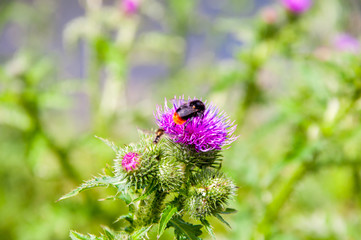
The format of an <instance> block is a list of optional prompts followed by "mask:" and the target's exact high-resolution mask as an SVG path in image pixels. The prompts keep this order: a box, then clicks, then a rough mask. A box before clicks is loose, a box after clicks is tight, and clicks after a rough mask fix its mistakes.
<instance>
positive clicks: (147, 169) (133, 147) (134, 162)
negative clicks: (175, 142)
mask: <svg viewBox="0 0 361 240" xmlns="http://www.w3.org/2000/svg"><path fill="white" fill-rule="evenodd" d="M151 142H152V141H151V138H150V137H147V136H146V135H141V140H140V143H139V144H130V145H128V146H125V147H124V148H120V149H119V150H118V152H117V157H116V159H115V160H114V162H115V164H114V169H115V174H116V175H117V176H123V177H124V178H125V179H126V180H127V182H128V183H129V184H130V185H131V186H135V188H137V189H139V188H144V187H145V186H148V185H149V184H150V183H151V182H152V181H154V179H155V178H156V176H157V172H158V160H157V159H158V158H159V154H160V152H159V150H158V149H157V147H156V146H152V144H151Z"/></svg>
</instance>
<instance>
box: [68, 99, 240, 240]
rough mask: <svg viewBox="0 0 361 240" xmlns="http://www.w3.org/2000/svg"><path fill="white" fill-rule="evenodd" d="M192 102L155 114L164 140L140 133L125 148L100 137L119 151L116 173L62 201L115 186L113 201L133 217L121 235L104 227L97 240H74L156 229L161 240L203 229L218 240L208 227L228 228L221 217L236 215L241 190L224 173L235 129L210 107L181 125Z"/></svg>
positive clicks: (143, 234)
mask: <svg viewBox="0 0 361 240" xmlns="http://www.w3.org/2000/svg"><path fill="white" fill-rule="evenodd" d="M189 101H191V99H188V100H184V99H183V98H179V99H176V100H173V105H172V107H168V104H167V101H166V103H165V106H164V107H160V106H158V107H157V111H156V112H155V114H154V115H155V118H156V122H157V124H158V127H159V128H160V129H162V133H164V135H165V136H163V137H162V138H161V139H160V140H159V141H157V142H156V143H155V141H154V138H155V134H153V133H151V134H150V133H145V132H141V131H140V132H139V134H140V140H139V142H138V143H132V144H129V145H127V146H125V147H122V148H120V147H118V146H116V145H115V144H114V143H112V142H110V141H108V140H106V139H102V138H100V139H101V140H102V141H103V142H104V143H106V144H107V145H109V146H110V147H111V148H112V149H113V150H114V152H115V155H116V157H115V160H114V166H113V171H112V174H110V175H101V176H99V177H96V178H94V179H92V180H89V181H87V182H85V183H83V184H82V185H81V186H80V187H78V188H77V189H75V190H73V191H72V192H70V193H68V194H67V195H65V196H63V197H62V198H61V199H65V198H69V197H71V196H74V195H76V194H78V193H79V192H81V191H83V190H85V189H89V188H94V187H100V186H102V187H104V186H105V187H108V186H111V187H114V188H115V189H116V190H117V193H116V195H115V196H112V197H110V198H111V199H114V200H123V201H125V203H126V204H127V206H128V208H129V211H128V214H126V215H123V216H120V217H119V218H118V220H117V221H124V227H122V228H121V229H117V230H116V231H113V230H110V229H109V228H104V231H105V232H104V234H101V236H99V237H96V236H93V235H91V234H88V235H83V234H80V233H77V232H75V231H72V232H71V234H70V236H71V238H72V239H144V238H147V233H148V232H149V231H151V229H152V228H154V229H156V231H157V237H158V238H159V237H160V236H161V235H162V234H163V233H164V230H165V229H167V228H173V229H174V235H175V238H176V239H201V238H200V235H201V234H202V229H203V228H204V229H205V230H206V231H207V232H208V233H209V234H210V235H211V236H212V237H213V238H215V235H214V233H213V230H212V226H211V225H210V223H209V222H208V220H207V219H208V218H209V217H212V216H214V217H216V218H218V219H219V220H220V221H221V222H223V223H225V224H226V225H228V226H229V224H228V223H227V222H226V221H225V220H224V219H223V217H222V214H226V213H231V212H235V210H234V209H231V208H227V204H228V202H229V200H230V199H232V197H233V196H234V195H235V190H236V188H237V187H236V186H235V184H234V183H233V181H232V180H231V179H229V178H228V177H227V176H226V175H225V174H224V173H222V172H221V163H222V155H221V151H222V150H223V149H224V148H225V147H226V146H228V145H229V144H231V143H232V142H233V141H235V140H236V137H235V136H234V135H233V133H234V131H235V128H236V126H235V125H234V124H233V123H232V122H231V121H230V120H229V118H228V116H226V115H225V113H223V112H219V110H218V109H217V108H216V107H215V106H213V105H212V104H207V103H206V104H205V107H206V109H205V110H204V112H203V113H202V114H200V115H195V116H194V117H191V118H189V119H187V120H186V121H185V122H184V123H183V124H176V123H175V122H174V121H173V119H172V116H173V115H174V114H175V112H176V110H177V109H178V108H179V107H180V106H182V105H184V104H187V102H189Z"/></svg>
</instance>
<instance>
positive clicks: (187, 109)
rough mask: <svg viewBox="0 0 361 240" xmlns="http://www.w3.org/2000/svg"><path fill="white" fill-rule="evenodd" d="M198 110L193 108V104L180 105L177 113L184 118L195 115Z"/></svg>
mask: <svg viewBox="0 0 361 240" xmlns="http://www.w3.org/2000/svg"><path fill="white" fill-rule="evenodd" d="M196 112H197V110H196V109H194V108H192V107H191V106H186V105H185V106H180V107H179V108H178V109H177V113H178V115H179V117H181V118H183V119H187V118H190V117H192V116H193V115H194V113H196Z"/></svg>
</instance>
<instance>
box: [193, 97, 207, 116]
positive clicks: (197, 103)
mask: <svg viewBox="0 0 361 240" xmlns="http://www.w3.org/2000/svg"><path fill="white" fill-rule="evenodd" d="M189 106H191V107H192V108H193V109H195V110H196V111H197V112H198V113H203V112H204V111H205V110H206V106H205V105H204V103H203V102H202V101H201V100H193V101H191V102H190V103H189Z"/></svg>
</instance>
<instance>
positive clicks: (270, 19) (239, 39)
mask: <svg viewBox="0 0 361 240" xmlns="http://www.w3.org/2000/svg"><path fill="white" fill-rule="evenodd" d="M138 2H139V7H138V8H136V9H135V11H129V9H128V10H127V9H126V7H125V5H124V3H122V1H121V0H103V1H102V0H89V1H87V0H79V1H76V0H62V1H55V0H23V1H21V0H2V1H1V2H0V186H1V188H0V217H1V221H0V236H1V237H0V238H1V239H9V240H11V239H21V240H25V239H26V240H28V239H34V240H40V239H68V234H69V230H70V229H74V230H76V231H79V232H84V233H87V232H89V233H93V234H97V233H98V232H99V231H101V225H108V226H109V227H111V228H113V229H116V228H117V226H119V223H113V222H114V220H116V219H117V217H118V216H119V215H120V214H123V213H124V212H125V211H126V208H125V205H124V203H122V202H120V201H119V202H117V201H116V202H112V201H99V199H102V198H104V197H105V196H107V194H109V193H111V192H112V190H111V189H106V190H104V189H99V190H92V191H87V192H84V193H82V194H80V195H79V196H77V197H75V198H72V199H68V200H65V201H61V202H56V200H57V199H58V198H59V197H61V196H62V195H63V194H65V193H67V192H68V191H70V190H71V189H73V188H75V187H76V186H78V185H79V184H81V183H82V182H83V181H84V180H87V179H90V178H91V177H92V176H94V175H98V174H99V173H101V172H102V171H103V170H102V169H104V168H105V167H106V166H107V165H111V164H112V159H113V157H114V156H113V153H112V151H111V149H110V148H108V147H107V146H105V145H104V144H103V143H102V142H101V141H100V140H99V139H96V138H95V137H94V136H95V135H96V136H100V137H104V138H108V139H110V140H112V141H114V142H116V143H117V144H119V145H124V144H127V143H130V142H132V141H136V140H137V128H140V129H152V128H153V129H155V128H156V125H155V121H154V117H153V112H154V111H155V108H156V106H157V105H161V104H163V102H164V98H167V99H171V98H173V97H174V96H181V95H184V96H185V97H188V96H190V97H197V98H202V99H203V100H207V101H208V102H212V103H213V104H215V105H217V106H218V107H219V108H220V109H222V110H224V111H225V112H227V113H228V114H229V116H230V118H231V119H232V120H234V121H235V122H236V124H237V125H238V128H237V135H240V137H239V139H238V140H237V141H236V142H235V143H233V144H232V146H231V148H230V149H228V150H225V151H224V162H223V168H224V171H225V172H226V173H227V174H228V175H229V176H231V177H232V178H233V179H234V181H235V182H236V183H237V185H238V186H239V187H240V188H239V191H238V195H237V198H235V199H234V201H233V202H231V203H230V206H231V207H234V208H235V209H237V210H238V212H237V213H236V214H233V215H230V216H227V219H226V220H227V221H229V222H230V224H231V226H232V229H228V228H226V227H224V226H223V225H222V224H221V223H220V222H218V220H217V219H211V223H212V224H213V225H214V226H215V233H216V236H217V239H237V240H239V239H245V240H246V239H277V240H278V239H281V240H285V239H290V240H291V239H292V240H293V239H312V240H326V239H330V240H331V239H345V240H346V239H361V231H360V229H361V218H360V216H361V210H360V206H361V171H360V169H361V159H360V157H361V151H360V149H361V148H360V145H361V125H360V118H361V100H360V97H361V57H360V45H359V40H358V39H359V38H358V37H359V36H360V33H361V15H360V11H361V2H360V1H358V0H328V1H314V3H313V6H312V7H311V8H310V9H309V11H307V12H305V13H304V14H299V15H293V14H291V13H290V12H288V11H286V10H285V8H284V7H283V5H282V4H281V3H280V2H281V1H270V0H269V1H266V0H263V1H261V0H259V1H250V0H228V1H217V0H182V1H180V0H142V1H138ZM340 39H341V40H340ZM342 39H343V40H342ZM345 39H346V40H347V39H348V40H350V41H348V42H347V41H346V40H345ZM345 42H346V43H345ZM167 234H168V235H166V236H165V237H163V239H169V238H171V236H172V234H171V232H168V233H167ZM204 237H205V238H209V236H206V235H205V236H204Z"/></svg>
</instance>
